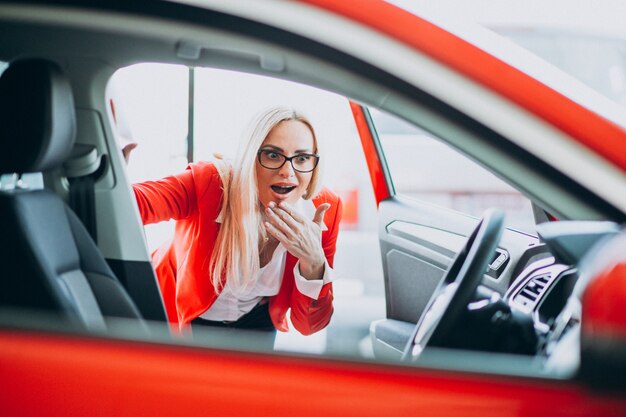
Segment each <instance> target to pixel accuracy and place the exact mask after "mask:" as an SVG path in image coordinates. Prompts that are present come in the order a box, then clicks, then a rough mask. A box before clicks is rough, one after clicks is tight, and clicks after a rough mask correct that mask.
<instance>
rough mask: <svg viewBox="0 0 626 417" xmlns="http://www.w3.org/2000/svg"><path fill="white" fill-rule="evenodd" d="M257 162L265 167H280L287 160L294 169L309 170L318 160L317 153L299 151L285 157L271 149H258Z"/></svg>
mask: <svg viewBox="0 0 626 417" xmlns="http://www.w3.org/2000/svg"><path fill="white" fill-rule="evenodd" d="M257 157H258V159H259V164H261V166H262V167H263V168H267V169H281V168H282V167H283V165H285V162H287V161H289V162H290V163H291V167H292V168H293V170H294V171H298V172H311V171H313V170H314V169H315V167H316V166H317V163H318V162H319V160H320V157H319V155H315V154H310V153H299V154H297V155H294V156H292V157H289V158H287V157H286V156H285V155H283V154H282V153H278V152H276V151H273V150H271V149H259V152H258V153H257Z"/></svg>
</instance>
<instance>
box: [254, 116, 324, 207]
mask: <svg viewBox="0 0 626 417" xmlns="http://www.w3.org/2000/svg"><path fill="white" fill-rule="evenodd" d="M260 149H263V150H269V151H274V152H276V153H279V154H283V155H285V156H286V157H288V158H289V157H291V156H294V155H299V154H314V153H315V145H314V141H313V134H312V133H311V130H310V129H309V128H308V127H307V125H305V124H304V123H302V122H299V121H296V120H287V121H284V122H281V123H279V124H278V125H276V126H275V127H274V129H272V130H271V131H270V133H269V135H267V138H265V141H263V144H262V145H261V148H260ZM272 156H275V155H272ZM256 175H257V186H258V191H259V200H260V201H261V204H262V205H263V206H264V207H267V206H268V204H269V203H270V202H271V201H274V202H275V203H276V204H279V203H280V202H282V201H285V202H287V203H289V204H294V203H296V202H297V201H298V200H299V199H300V198H301V197H302V196H303V195H304V193H305V192H306V189H307V187H308V186H309V183H310V182H311V177H312V176H313V171H311V172H304V173H303V172H298V171H295V170H294V169H293V167H292V166H291V163H289V162H285V164H284V165H283V166H282V167H281V168H279V169H267V168H264V167H263V166H261V164H260V163H259V161H258V159H257V163H256Z"/></svg>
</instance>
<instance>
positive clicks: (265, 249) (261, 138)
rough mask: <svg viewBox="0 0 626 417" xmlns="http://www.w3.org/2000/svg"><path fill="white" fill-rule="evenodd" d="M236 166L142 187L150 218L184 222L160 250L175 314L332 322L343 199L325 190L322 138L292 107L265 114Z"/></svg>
mask: <svg viewBox="0 0 626 417" xmlns="http://www.w3.org/2000/svg"><path fill="white" fill-rule="evenodd" d="M252 126H253V128H252V130H251V133H250V134H249V135H248V136H249V142H248V144H247V146H245V147H244V148H243V151H242V152H240V155H239V157H238V158H237V160H236V162H235V164H234V166H233V167H232V168H230V167H228V165H227V164H226V163H225V162H224V161H222V160H219V161H217V162H216V163H215V164H213V163H197V164H191V165H189V166H188V168H187V169H186V170H185V171H184V172H183V173H181V174H178V175H175V176H171V177H167V178H164V179H162V180H159V181H147V182H144V183H140V184H135V185H134V186H133V189H134V192H135V196H136V198H137V203H138V205H139V210H140V213H141V217H142V220H143V223H144V224H149V223H156V222H160V221H163V220H169V219H174V220H176V227H175V233H174V237H173V239H172V241H171V242H169V243H167V244H165V245H163V246H162V247H160V248H159V249H157V250H156V251H155V252H154V253H153V262H154V265H155V269H156V272H157V276H158V279H159V284H160V287H161V292H162V294H163V299H164V302H165V307H166V310H167V314H168V318H169V320H170V321H172V322H175V323H178V325H179V326H180V327H181V328H183V327H185V326H186V325H188V324H190V323H191V324H192V327H195V326H200V325H209V326H218V327H230V328H246V329H256V330H264V331H269V332H271V335H272V341H273V337H274V335H275V329H278V330H280V331H287V330H288V325H287V319H286V314H287V311H288V310H289V309H291V314H290V317H291V321H292V323H293V325H294V327H295V328H296V329H297V330H298V331H299V332H300V333H302V334H305V335H309V334H312V333H314V332H316V331H318V330H320V329H322V328H324V327H325V326H326V325H327V324H328V322H329V321H330V317H331V315H332V312H333V306H332V300H333V295H332V284H331V281H332V270H331V268H332V264H333V257H334V254H335V248H336V241H337V234H338V231H339V222H340V220H341V212H342V209H341V201H340V200H339V198H338V197H337V196H336V195H335V194H334V193H332V192H331V191H329V190H327V189H323V190H321V191H319V192H318V187H319V184H320V172H319V167H318V161H319V156H318V155H317V152H318V143H317V138H316V136H315V131H314V129H313V127H312V125H311V123H310V122H309V121H308V119H306V118H305V117H304V116H302V115H300V114H298V113H296V112H295V111H293V110H291V109H285V108H274V109H271V110H268V111H266V112H264V113H262V114H261V115H260V116H259V117H258V118H257V120H256V121H255V123H254V124H253V125H252Z"/></svg>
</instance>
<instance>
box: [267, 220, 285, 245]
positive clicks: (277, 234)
mask: <svg viewBox="0 0 626 417" xmlns="http://www.w3.org/2000/svg"><path fill="white" fill-rule="evenodd" d="M265 230H267V232H268V233H269V234H270V235H272V236H274V237H275V238H276V239H278V241H279V242H280V243H282V244H283V245H284V244H286V243H287V242H288V239H287V236H285V234H284V233H283V232H281V231H280V230H279V229H278V228H277V227H276V226H274V225H273V224H271V223H270V222H265Z"/></svg>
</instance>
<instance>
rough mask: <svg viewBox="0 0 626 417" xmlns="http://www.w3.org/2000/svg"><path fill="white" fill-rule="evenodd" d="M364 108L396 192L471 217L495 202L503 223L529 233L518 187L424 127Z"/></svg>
mask: <svg viewBox="0 0 626 417" xmlns="http://www.w3.org/2000/svg"><path fill="white" fill-rule="evenodd" d="M370 113H371V116H372V119H373V121H374V125H375V127H376V131H377V133H378V136H379V139H380V142H381V145H382V149H383V152H384V154H385V159H386V161H387V165H388V167H389V171H390V175H391V178H392V181H393V185H394V188H395V191H396V193H398V194H400V195H405V196H409V197H414V198H416V199H419V200H423V201H427V202H429V203H433V204H436V205H440V206H443V207H446V208H449V209H452V210H456V211H459V212H463V213H467V214H470V215H473V216H476V217H481V216H482V214H483V213H484V211H485V210H487V209H488V208H490V207H499V208H501V209H502V210H504V211H505V213H506V224H507V226H508V227H511V228H514V229H518V230H522V231H526V232H529V233H534V230H535V227H534V218H533V212H532V206H531V203H530V201H529V200H528V199H527V198H526V197H524V196H523V195H522V194H521V193H520V192H519V191H517V190H516V189H514V188H513V187H511V186H510V185H508V184H507V183H505V182H504V181H502V180H501V179H500V178H498V177H496V176H495V175H493V174H492V173H490V172H489V171H487V170H486V169H484V168H483V167H481V166H480V165H478V164H476V163H475V162H473V161H471V160H470V159H469V158H467V157H465V156H463V155H462V154H460V153H459V152H458V151H456V150H454V149H452V148H450V147H449V146H448V145H446V144H445V143H443V142H441V141H439V140H437V139H435V138H434V137H433V136H432V135H431V134H430V133H428V132H426V131H425V130H422V129H420V128H418V127H415V126H413V125H411V124H408V123H406V122H404V121H403V120H401V119H399V118H396V117H394V116H391V115H389V114H387V113H384V112H381V111H377V110H374V109H372V110H370Z"/></svg>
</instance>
